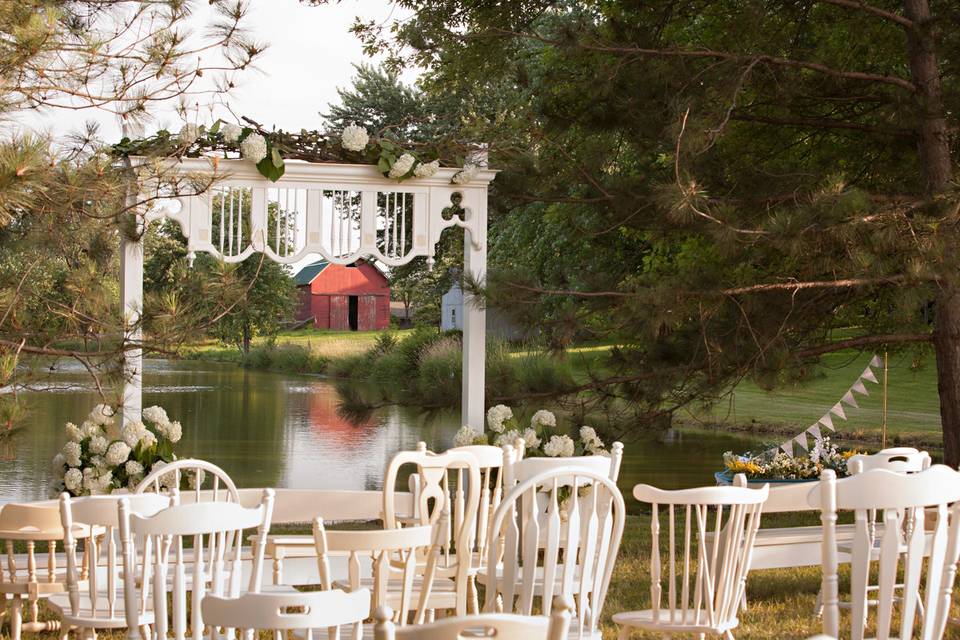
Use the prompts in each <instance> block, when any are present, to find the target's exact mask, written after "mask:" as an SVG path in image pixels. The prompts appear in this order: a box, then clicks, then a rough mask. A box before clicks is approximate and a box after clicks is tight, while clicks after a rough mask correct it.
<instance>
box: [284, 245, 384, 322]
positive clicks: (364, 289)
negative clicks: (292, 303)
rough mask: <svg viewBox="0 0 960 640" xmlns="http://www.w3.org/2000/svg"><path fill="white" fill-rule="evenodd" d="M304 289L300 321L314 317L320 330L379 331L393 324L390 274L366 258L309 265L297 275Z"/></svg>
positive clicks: (298, 281)
mask: <svg viewBox="0 0 960 640" xmlns="http://www.w3.org/2000/svg"><path fill="white" fill-rule="evenodd" d="M293 279H294V281H295V282H296V283H297V289H298V290H299V292H300V309H299V310H298V311H297V320H307V319H309V318H313V323H314V326H315V327H316V328H318V329H334V330H337V331H377V330H380V329H386V328H388V327H389V326H390V286H389V284H388V283H387V277H386V276H385V275H383V273H381V272H380V270H379V269H377V268H376V267H375V266H373V265H372V264H370V263H369V262H365V261H363V260H357V261H356V262H355V263H353V264H349V265H341V264H331V263H329V262H327V261H326V260H320V261H319V262H314V263H313V264H308V265H307V266H305V267H304V268H303V269H301V270H300V271H299V272H297V275H295V276H294V277H293Z"/></svg>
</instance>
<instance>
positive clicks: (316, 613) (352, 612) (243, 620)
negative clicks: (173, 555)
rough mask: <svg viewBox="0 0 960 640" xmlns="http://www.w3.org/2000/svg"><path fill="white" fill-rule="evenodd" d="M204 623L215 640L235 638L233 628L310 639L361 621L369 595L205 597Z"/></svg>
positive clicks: (325, 593) (312, 593)
mask: <svg viewBox="0 0 960 640" xmlns="http://www.w3.org/2000/svg"><path fill="white" fill-rule="evenodd" d="M201 606H202V609H203V621H204V623H205V624H207V625H208V626H209V627H210V628H211V637H212V638H213V639H214V640H226V639H231V638H234V637H236V636H235V635H234V632H233V629H234V628H235V629H236V630H237V631H246V632H248V634H247V637H251V636H252V637H258V636H257V635H255V633H254V632H256V631H271V632H273V634H274V637H275V638H277V639H278V640H279V639H280V638H283V636H284V633H285V632H286V633H287V634H289V633H290V632H291V631H300V632H303V637H305V638H306V639H307V640H313V638H314V629H320V628H327V629H329V628H339V627H340V626H341V625H346V624H351V625H352V624H354V623H357V622H362V621H363V620H365V619H366V618H367V616H368V615H369V612H370V592H369V591H367V590H366V589H359V590H357V591H353V592H350V593H346V592H344V591H340V590H339V589H335V590H333V591H309V592H301V591H293V592H282V593H245V594H243V595H241V596H239V597H237V598H225V597H222V596H213V595H210V596H206V597H205V598H204V599H203V602H202V603H201Z"/></svg>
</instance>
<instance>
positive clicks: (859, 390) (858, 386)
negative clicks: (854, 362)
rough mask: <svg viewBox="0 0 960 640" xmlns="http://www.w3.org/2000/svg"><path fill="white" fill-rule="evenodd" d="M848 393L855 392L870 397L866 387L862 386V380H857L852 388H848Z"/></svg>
mask: <svg viewBox="0 0 960 640" xmlns="http://www.w3.org/2000/svg"><path fill="white" fill-rule="evenodd" d="M850 391H856V392H857V393H859V394H860V395H862V396H868V395H870V392H869V391H867V387H866V386H865V385H864V384H863V380H857V381H856V382H854V383H853V386H852V387H850Z"/></svg>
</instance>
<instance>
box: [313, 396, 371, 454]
mask: <svg viewBox="0 0 960 640" xmlns="http://www.w3.org/2000/svg"><path fill="white" fill-rule="evenodd" d="M309 398H310V399H309V401H308V406H309V408H308V410H307V416H308V419H309V421H310V428H311V429H313V430H314V431H317V432H318V433H321V434H323V437H324V438H326V439H330V440H334V441H336V442H337V443H338V444H340V445H342V446H355V445H358V444H360V443H363V442H366V441H367V440H368V439H369V434H367V433H366V431H367V430H368V429H370V428H373V427H376V426H377V421H376V419H375V418H374V417H373V415H371V414H367V415H365V416H356V415H351V414H349V413H348V412H346V411H343V410H342V409H341V408H340V398H339V396H338V395H337V394H336V393H311V394H310V395H309Z"/></svg>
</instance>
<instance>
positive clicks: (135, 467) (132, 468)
mask: <svg viewBox="0 0 960 640" xmlns="http://www.w3.org/2000/svg"><path fill="white" fill-rule="evenodd" d="M123 470H124V471H126V472H127V475H128V476H138V475H140V474H141V473H143V465H142V464H140V463H139V462H137V461H136V460H127V464H125V465H124V466H123Z"/></svg>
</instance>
